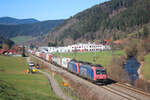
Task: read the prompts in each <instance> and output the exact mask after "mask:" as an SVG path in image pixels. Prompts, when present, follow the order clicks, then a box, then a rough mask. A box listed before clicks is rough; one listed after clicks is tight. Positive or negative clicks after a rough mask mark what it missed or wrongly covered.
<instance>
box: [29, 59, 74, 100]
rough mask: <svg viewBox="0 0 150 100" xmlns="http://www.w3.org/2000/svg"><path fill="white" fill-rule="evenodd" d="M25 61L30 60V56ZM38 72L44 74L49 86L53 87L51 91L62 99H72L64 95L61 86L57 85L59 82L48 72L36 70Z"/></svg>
mask: <svg viewBox="0 0 150 100" xmlns="http://www.w3.org/2000/svg"><path fill="white" fill-rule="evenodd" d="M27 62H30V58H29V57H28V58H27ZM38 71H39V72H40V73H42V74H43V75H45V76H46V77H47V78H48V80H49V83H50V86H51V87H52V89H53V92H54V93H55V94H56V95H57V96H58V97H60V98H62V99H64V100H72V99H71V98H70V97H68V96H66V95H65V94H64V93H63V91H62V90H61V88H60V87H59V84H58V83H57V81H56V80H55V79H54V77H53V76H52V75H50V74H48V73H47V72H44V71H41V70H38Z"/></svg>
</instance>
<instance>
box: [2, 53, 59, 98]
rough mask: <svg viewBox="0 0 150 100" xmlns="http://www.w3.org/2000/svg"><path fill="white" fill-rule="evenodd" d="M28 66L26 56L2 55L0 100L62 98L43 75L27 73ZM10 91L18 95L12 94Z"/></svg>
mask: <svg viewBox="0 0 150 100" xmlns="http://www.w3.org/2000/svg"><path fill="white" fill-rule="evenodd" d="M26 67H27V63H26V59H25V58H22V57H4V56H0V71H1V72H0V80H2V81H0V84H2V85H0V91H1V92H0V100H19V99H18V97H19V98H20V100H50V99H51V100H61V99H58V98H57V97H56V96H55V94H54V93H53V92H52V91H51V90H50V89H49V85H48V80H47V79H46V78H45V77H44V76H43V75H41V74H34V75H28V74H25V73H24V70H26V69H27V68H26ZM4 81H5V82H4ZM2 87H4V88H2ZM8 87H10V88H8ZM12 88H14V89H12ZM2 89H4V90H5V91H2ZM6 90H7V92H6ZM9 92H12V93H13V94H16V95H12V96H10V95H8V94H10V93H9ZM19 93H20V94H19Z"/></svg>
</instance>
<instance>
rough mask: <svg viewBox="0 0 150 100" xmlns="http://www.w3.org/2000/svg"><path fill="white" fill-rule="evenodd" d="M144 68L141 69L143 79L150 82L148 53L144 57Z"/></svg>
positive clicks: (149, 57)
mask: <svg viewBox="0 0 150 100" xmlns="http://www.w3.org/2000/svg"><path fill="white" fill-rule="evenodd" d="M144 62H145V63H144V67H143V68H142V72H143V75H144V78H145V79H147V80H150V53H149V54H148V55H146V56H145V57H144Z"/></svg>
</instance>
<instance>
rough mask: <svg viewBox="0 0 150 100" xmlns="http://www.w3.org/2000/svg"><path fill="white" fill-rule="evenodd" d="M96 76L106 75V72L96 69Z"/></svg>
mask: <svg viewBox="0 0 150 100" xmlns="http://www.w3.org/2000/svg"><path fill="white" fill-rule="evenodd" d="M96 74H97V75H99V74H106V70H102V69H96Z"/></svg>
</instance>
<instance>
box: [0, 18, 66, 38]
mask: <svg viewBox="0 0 150 100" xmlns="http://www.w3.org/2000/svg"><path fill="white" fill-rule="evenodd" d="M63 21H64V20H48V21H41V22H36V23H32V24H18V25H4V24H0V36H3V37H7V38H12V37H16V36H33V37H36V36H42V35H44V34H47V33H48V32H50V31H51V30H52V29H53V28H54V27H56V26H58V25H60V24H61V23H62V22H63Z"/></svg>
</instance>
